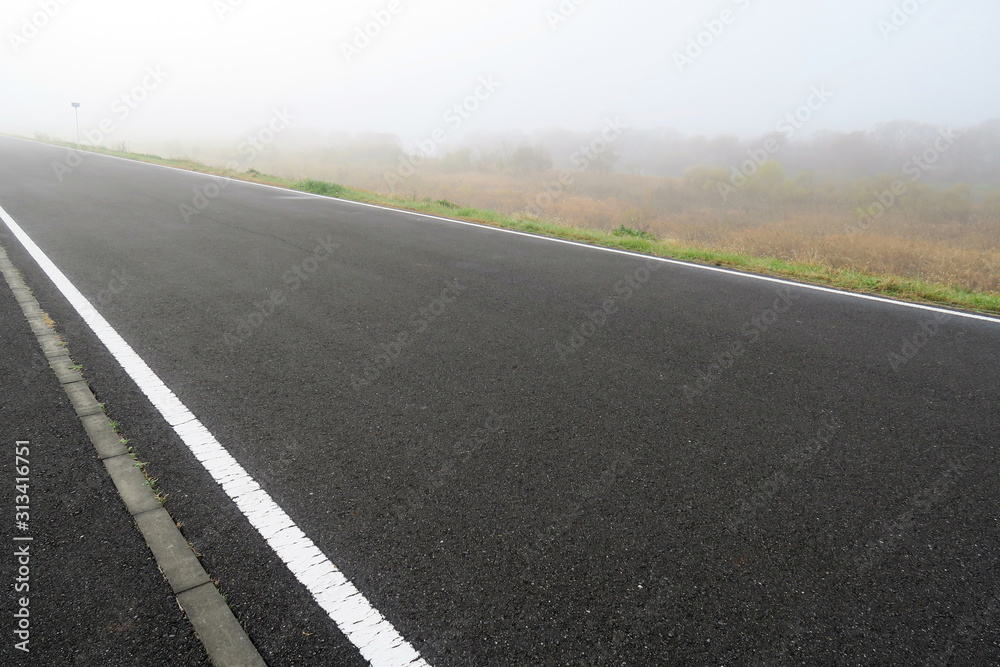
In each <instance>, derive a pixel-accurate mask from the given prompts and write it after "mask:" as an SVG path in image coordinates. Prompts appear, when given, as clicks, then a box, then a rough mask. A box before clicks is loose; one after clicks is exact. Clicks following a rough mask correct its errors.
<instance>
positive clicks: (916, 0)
mask: <svg viewBox="0 0 1000 667" xmlns="http://www.w3.org/2000/svg"><path fill="white" fill-rule="evenodd" d="M925 4H927V0H905V1H904V2H901V3H899V4H896V5H893V6H892V13H891V14H890V15H889V18H888V19H879V21H878V31H879V32H880V33H882V39H885V40H888V39H889V37H890V36H891V35H892V34H893V33H897V32H899V31H900V30H902V29H903V27H904V26H905V25H906V24H907V23H909V22H910V20H911V19H912V18H913V17H914V16H916V15H917V14H918V13H919V12H920V10H921V9H923V6H924V5H925Z"/></svg>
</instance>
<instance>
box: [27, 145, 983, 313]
mask: <svg viewBox="0 0 1000 667" xmlns="http://www.w3.org/2000/svg"><path fill="white" fill-rule="evenodd" d="M21 138H25V139H26V138H27V137H21ZM32 141H34V139H32ZM47 143H50V144H54V145H58V146H65V147H67V148H77V149H79V150H85V151H89V152H94V153H102V154H105V155H113V156H116V157H121V158H125V159H129V160H137V161H141V162H150V163H153V164H162V165H166V166H170V167H177V168H180V169H187V170H190V171H197V172H200V173H204V174H211V175H216V176H227V177H229V178H235V179H239V180H243V181H248V182H252V183H264V184H267V185H274V186H277V187H282V188H288V189H291V190H299V191H302V192H311V193H313V194H319V195H326V196H330V197H337V198H340V199H347V200H351V201H357V202H364V203H367V204H377V205H380V206H386V207H389V208H396V209H400V210H405V211H415V212H418V213H427V214H431V215H438V216H441V217H446V218H453V219H459V220H466V221H469V222H477V223H481V224H485V225H491V226H494V227H502V228H504V229H512V230H516V231H521V232H528V233H531V234H539V235H541V236H550V237H553V238H559V239H566V240H570V241H578V242H581V243H589V244H592V245H598V246H604V247H607V248H618V249H621V250H629V251H632V252H638V253H644V254H649V255H655V256H657V257H665V258H669V259H678V260H682V261H686V262H692V263H696V264H705V265H711V266H718V267H724V268H729V269H735V270H738V271H745V272H747V273H755V274H760V275H766V276H773V277H778V278H786V279H789V280H795V281H799V282H804V283H810V284H813V285H822V286H826V287H834V288H837V289H842V290H847V291H851V292H859V293H862V294H873V295H878V296H885V297H889V298H893V299H900V300H904V301H912V302H917V303H927V304H934V305H939V306H949V307H953V308H961V309H965V310H971V311H976V312H980V313H988V314H992V315H1000V294H998V293H996V292H977V291H973V290H969V289H966V288H963V287H961V286H958V285H947V284H942V283H934V282H927V281H923V280H919V279H915V278H907V277H905V276H897V275H874V274H867V273H862V272H859V271H852V270H848V269H839V268H832V267H826V266H822V265H818V264H804V263H799V262H789V261H786V260H783V259H779V258H775V257H758V256H752V255H745V254H740V253H733V252H725V251H720V250H715V249H712V248H710V247H699V246H692V245H685V244H680V243H678V242H675V241H671V240H669V239H658V238H656V237H655V236H653V235H652V234H650V233H648V232H645V231H640V230H634V229H629V228H627V227H624V226H621V227H619V228H617V229H615V230H613V231H602V230H596V229H585V228H582V227H574V226H572V225H570V224H566V223H559V222H555V221H551V220H545V219H542V218H536V217H532V216H528V215H520V214H506V213H500V212H498V211H492V210H489V209H477V208H468V207H463V206H461V205H459V204H455V203H453V202H450V201H447V200H444V199H441V200H438V201H431V199H430V198H424V199H418V198H414V197H405V196H397V195H385V194H380V193H375V192H368V191H365V190H355V189H352V188H348V187H344V186H341V185H338V184H336V183H328V182H326V181H317V180H313V179H306V180H300V181H292V180H289V179H286V178H281V177H279V176H272V175H269V174H262V173H260V172H258V171H257V170H256V169H249V170H247V171H245V172H241V171H234V170H232V169H227V168H224V167H213V166H210V165H205V164H201V163H198V162H194V161H192V160H187V159H171V158H163V157H160V156H158V155H150V154H144V153H130V152H124V151H115V150H108V149H104V148H96V147H90V146H77V145H76V144H72V143H69V142H59V141H50V142H47Z"/></svg>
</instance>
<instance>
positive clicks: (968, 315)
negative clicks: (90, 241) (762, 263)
mask: <svg viewBox="0 0 1000 667" xmlns="http://www.w3.org/2000/svg"><path fill="white" fill-rule="evenodd" d="M4 136H5V137H6V138H7V139H13V140H15V141H25V142H28V143H32V144H38V145H41V146H48V147H50V148H56V149H59V148H62V149H64V150H70V151H71V150H78V149H73V148H66V147H65V146H55V145H53V144H46V143H43V142H39V141H33V140H32V139H23V138H21V137H11V136H8V135H4ZM84 152H86V153H87V154H88V155H99V156H100V157H105V158H110V159H112V160H121V161H123V162H130V163H132V164H142V165H147V166H150V167H162V168H164V169H170V170H172V171H179V172H183V173H187V174H192V175H195V176H201V177H204V178H213V179H223V180H226V181H231V182H233V183H242V184H243V185H256V186H258V187H262V188H270V189H271V190H280V191H282V192H285V193H294V194H296V195H302V196H308V197H315V198H319V199H327V200H333V201H337V202H342V203H345V204H354V205H355V206H367V207H368V208H375V209H379V210H382V211H390V212H392V213H402V214H404V215H416V216H419V217H422V218H427V219H429V220H440V221H442V222H450V223H454V224H457V225H466V226H468V227H478V228H479V229H486V230H491V231H494V232H503V233H504V234H514V235H516V236H526V237H528V238H532V239H538V240H541V241H550V242H552V243H562V244H564V245H570V246H576V247H578V248H587V249H589V250H598V251H601V252H610V253H614V254H616V255H625V256H627V257H635V258H638V259H647V260H655V261H658V262H664V263H666V264H673V265H675V266H683V267H687V268H690V269H699V270H702V271H713V272H715V273H724V274H726V275H730V276H737V277H740V278H747V279H750V280H760V281H764V282H769V283H776V284H778V285H789V286H791V287H799V288H802V289H808V290H814V291H816V292H826V293H828V294H836V295H839V296H843V297H849V298H854V299H864V300H866V301H876V302H879V303H886V304H889V305H893V306H901V307H903V308H915V309H917V310H925V311H928V312H932V313H944V314H945V315H953V316H955V317H964V318H966V319H972V320H982V321H983V322H991V323H993V324H1000V318H997V317H991V316H989V315H980V314H978V313H972V312H969V311H964V310H953V309H950V308H941V307H938V306H930V305H927V304H923V303H914V302H912V301H900V300H898V299H890V298H888V297H884V296H875V295H874V294H862V293H860V292H848V291H846V290H840V289H836V288H834V287H824V286H822V285H811V284H809V283H800V282H795V281H794V280H785V279H784V278H775V277H773V276H764V275H760V274H757V273H746V272H744V271H737V270H735V269H724V268H722V267H719V266H708V265H706V264H697V263H695V262H685V261H683V260H680V259H670V258H669V257H658V256H656V255H644V254H643V253H639V252H632V251H630V250H621V249H619V248H606V247H604V246H599V245H592V244H589V243H581V242H579V241H569V240H566V239H559V238H554V237H552V236H542V235H540V234H531V233H529V232H521V231H518V230H516V229H505V228H503V227H493V226H491V225H485V224H482V223H478V222H469V221H468V220H456V219H455V218H445V217H442V216H440V215H433V214H431V213H420V212H418V211H407V210H406V209H402V208H392V207H390V206H382V205H380V204H369V203H368V202H360V201H354V200H352V199H341V198H340V197H330V196H328V195H318V194H315V193H313V192H304V191H302V190H292V189H290V188H283V187H280V186H278V185H268V184H267V183H255V182H253V181H244V180H241V179H238V178H232V177H229V176H218V175H216V174H206V173H204V172H201V171H193V170H191V169H182V168H181V167H172V166H170V165H168V164H157V163H155V162H143V161H141V160H131V159H129V158H124V157H118V156H117V155H105V154H104V153H93V152H90V151H87V150H86V149H84ZM296 198H298V197H296Z"/></svg>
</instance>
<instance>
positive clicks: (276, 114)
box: [177, 107, 295, 224]
mask: <svg viewBox="0 0 1000 667" xmlns="http://www.w3.org/2000/svg"><path fill="white" fill-rule="evenodd" d="M293 120H295V116H294V115H293V114H291V113H289V112H288V109H286V108H284V107H282V108H281V109H274V110H272V112H271V117H270V118H269V119H268V121H267V122H266V123H265V124H264V125H263V126H262V127H261V128H260V129H259V130H257V131H256V132H254V133H253V134H250V135H247V137H246V138H245V139H244V140H243V141H242V142H240V144H239V145H238V146H237V147H236V152H237V153H238V154H239V156H240V158H241V159H239V160H230V161H229V162H227V163H226V169H228V170H230V171H234V172H242V171H245V170H246V168H247V167H249V166H250V165H251V164H253V162H254V160H256V159H257V157H258V156H259V155H260V154H261V153H263V152H264V151H266V150H267V148H268V146H270V145H271V144H272V143H274V141H275V139H276V138H277V136H278V135H279V134H281V133H282V132H284V131H285V130H287V129H288V127H289V126H290V125H291V124H292V121H293ZM229 183H230V180H229V179H228V178H224V177H220V176H214V177H211V180H209V181H208V182H207V183H205V184H203V185H197V186H195V187H193V188H192V191H193V193H194V194H193V196H192V197H191V201H190V203H185V202H181V203H180V204H178V206H177V208H178V210H179V211H180V213H181V217H182V218H184V222H186V223H189V224H190V222H191V218H193V217H195V216H196V215H198V214H199V213H202V212H203V211H205V210H206V209H207V208H208V207H209V206H210V205H211V203H212V200H213V199H216V198H217V197H218V196H219V195H221V194H222V191H223V190H225V189H226V187H228V186H229Z"/></svg>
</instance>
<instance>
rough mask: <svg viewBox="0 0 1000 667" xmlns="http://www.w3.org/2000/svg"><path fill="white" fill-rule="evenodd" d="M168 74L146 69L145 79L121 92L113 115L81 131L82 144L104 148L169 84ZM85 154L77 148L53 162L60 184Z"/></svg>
mask: <svg viewBox="0 0 1000 667" xmlns="http://www.w3.org/2000/svg"><path fill="white" fill-rule="evenodd" d="M167 76H168V74H167V73H166V72H164V71H163V70H162V69H161V68H160V66H159V65H150V66H148V67H146V69H145V71H144V74H143V77H142V79H140V80H139V81H138V83H136V84H135V85H134V86H131V87H130V88H129V89H128V90H126V91H125V92H123V93H121V94H120V95H118V96H117V97H116V98H115V101H114V102H112V103H111V109H110V113H109V114H108V115H107V116H105V117H104V118H102V119H101V120H100V121H98V123H97V127H93V128H88V129H85V130H84V131H83V132H81V142H82V143H83V145H86V146H90V147H92V148H96V147H100V146H102V145H103V143H104V140H105V139H106V138H107V137H108V136H110V135H111V134H113V133H114V132H115V131H116V130H117V129H118V127H119V124H120V123H123V122H125V121H126V120H127V119H128V118H129V116H131V115H132V114H133V113H135V111H136V110H137V109H138V108H139V107H140V106H141V105H142V104H143V103H144V102H145V101H146V100H147V99H148V98H149V96H150V94H151V93H152V92H153V91H155V90H156V89H157V88H159V87H160V85H161V84H162V83H163V82H164V81H166V79H167ZM83 160H84V153H82V152H81V151H80V150H78V149H76V148H74V149H72V150H70V151H69V152H68V153H67V154H66V157H65V158H64V159H63V160H54V161H53V162H52V173H53V174H55V177H56V180H57V181H59V182H60V183H62V182H63V179H64V178H66V176H67V175H68V174H70V173H72V172H73V170H74V169H76V168H77V167H79V166H80V165H81V164H83Z"/></svg>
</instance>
